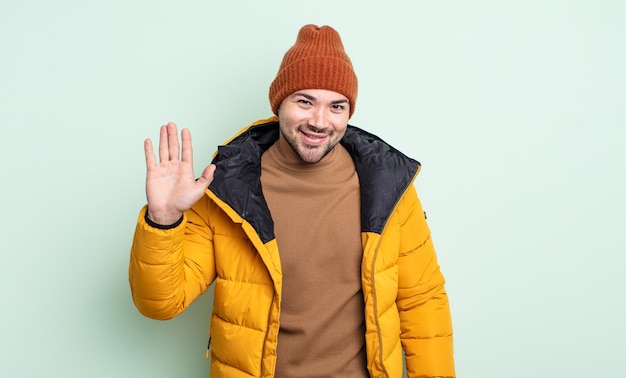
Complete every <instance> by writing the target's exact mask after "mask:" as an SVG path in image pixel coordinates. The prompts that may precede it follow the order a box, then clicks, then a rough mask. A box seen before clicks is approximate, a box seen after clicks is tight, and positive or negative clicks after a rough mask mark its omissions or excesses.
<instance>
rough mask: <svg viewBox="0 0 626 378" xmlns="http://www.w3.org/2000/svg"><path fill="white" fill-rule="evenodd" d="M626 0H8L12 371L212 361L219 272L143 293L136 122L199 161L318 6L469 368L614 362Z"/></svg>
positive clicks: (32, 373) (152, 371)
mask: <svg viewBox="0 0 626 378" xmlns="http://www.w3.org/2000/svg"><path fill="white" fill-rule="evenodd" d="M625 4H626V3H625V2H623V1H617V0H616V1H555V0H543V1H495V0H494V1H486V0H480V1H429V2H425V1H408V0H407V1H371V2H367V1H332V2H331V1H323V0H320V1H315V2H300V1H267V2H265V1H220V2H217V1H182V0H181V1H155V0H152V1H147V0H146V1H115V0H108V1H70V0H58V1H43V0H34V1H33V0H31V1H29V0H26V1H11V0H9V1H7V0H3V1H1V2H0V47H1V51H2V53H1V56H0V121H1V122H2V133H1V135H2V147H1V148H0V154H1V155H0V158H1V163H0V177H1V178H2V194H1V197H0V205H1V211H2V217H0V232H1V233H2V234H1V235H2V243H1V245H2V246H1V247H0V250H1V253H2V260H1V262H2V263H1V265H0V266H1V268H0V269H1V270H2V274H0V290H1V293H0V294H1V296H0V298H1V300H2V310H1V311H0V327H1V328H0V331H1V338H0V343H1V344H0V347H1V348H2V358H1V359H0V375H1V376H3V377H207V376H208V371H209V362H208V361H207V360H205V359H204V353H205V349H206V345H207V341H208V340H207V330H208V326H209V324H208V320H209V314H210V308H211V301H210V299H211V298H210V294H209V295H205V296H203V297H202V298H201V299H200V300H199V301H198V302H196V303H195V304H194V305H193V306H192V307H191V308H190V309H189V310H188V311H187V312H186V313H184V314H183V315H181V316H180V317H178V318H176V319H174V320H171V321H167V322H160V321H154V320H150V319H147V318H144V317H142V316H141V315H139V313H138V312H137V311H136V310H135V308H134V307H133V304H132V301H131V298H130V292H129V287H128V281H127V264H128V255H129V247H130V243H131V239H132V234H133V229H134V226H135V221H136V217H137V214H138V211H139V209H140V208H141V207H142V205H143V204H144V202H145V194H144V178H145V165H144V158H143V148H142V144H143V140H144V139H145V138H146V137H150V138H153V139H156V138H158V128H159V126H160V125H162V124H164V123H165V122H167V121H176V122H177V123H178V124H179V126H180V127H188V128H189V129H191V131H192V134H193V137H194V145H195V156H194V158H195V159H194V160H195V162H196V167H195V169H196V171H197V172H198V174H199V172H201V170H202V168H203V167H204V165H206V164H207V163H208V162H209V160H210V157H211V155H212V153H213V151H214V149H215V147H216V146H217V145H218V144H220V143H222V142H223V141H224V140H226V139H227V138H229V137H230V136H231V135H232V134H233V133H234V132H236V131H238V130H239V129H241V128H242V127H243V126H245V125H246V124H248V123H250V122H251V121H253V120H255V119H258V118H264V117H266V116H269V115H270V109H269V105H268V100H267V91H268V88H269V85H270V83H271V81H272V79H273V77H274V75H275V74H276V70H277V68H278V65H279V63H280V60H281V59H282V55H283V54H284V52H285V51H286V50H287V49H288V48H289V47H290V46H291V45H292V44H293V42H294V41H295V37H296V33H297V31H298V29H299V28H300V27H301V26H302V25H304V24H306V23H316V24H329V25H331V26H334V27H335V28H336V29H337V30H338V31H339V32H340V33H341V35H342V37H343V41H344V44H345V47H346V50H347V51H348V54H349V55H350V57H351V58H352V61H353V63H354V66H355V70H356V72H357V74H358V76H359V84H360V92H359V98H358V103H357V108H356V113H355V115H354V117H353V118H352V120H351V123H352V124H354V125H357V126H360V127H362V128H365V129H367V130H369V131H371V132H373V133H375V134H378V135H379V136H381V137H382V138H383V139H385V140H387V141H388V142H390V143H392V144H393V145H395V146H396V147H398V148H400V149H401V150H402V151H404V152H405V153H407V154H408V155H411V156H413V157H415V158H417V159H418V160H420V161H421V162H422V164H423V170H422V173H421V174H420V176H419V177H418V180H417V183H416V186H417V188H418V191H419V193H420V196H421V199H422V202H423V204H424V207H425V209H426V211H427V213H428V219H429V222H430V226H431V228H432V232H433V237H434V240H435V245H436V247H437V250H438V254H439V259H440V263H441V265H442V269H443V271H444V273H445V275H446V277H447V280H448V286H447V287H448V291H449V295H450V299H451V306H452V314H453V320H454V327H455V337H456V341H455V348H456V362H457V373H458V375H459V376H460V377H464V378H474V377H481V378H485V377H487V378H490V377H493V378H501V377H509V378H515V377H528V376H533V377H564V378H565V377H567V378H570V377H588V378H590V377H601V376H612V377H616V376H622V375H623V371H622V370H623V369H622V366H623V357H624V347H623V341H624V338H625V337H626V329H625V325H624V319H626V300H625V299H624V298H625V297H626V296H625V295H624V292H625V291H626V280H625V278H624V268H625V267H626V264H625V261H626V259H625V258H624V252H625V251H626V236H625V235H626V231H625V225H626V200H625V198H624V195H625V193H626V174H625V171H626V169H625V167H626V153H625V148H624V144H625V142H626V134H625V131H624V129H625V127H626V106H625V105H626V74H625V68H624V67H626V23H625V20H626V5H625Z"/></svg>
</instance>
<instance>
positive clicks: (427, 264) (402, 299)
mask: <svg viewBox="0 0 626 378" xmlns="http://www.w3.org/2000/svg"><path fill="white" fill-rule="evenodd" d="M398 212H399V213H398V215H399V219H400V222H401V232H400V238H401V240H400V255H399V258H398V296H397V300H396V304H397V306H398V311H399V313H400V325H401V340H402V346H403V348H404V351H405V358H406V367H407V374H408V377H454V376H455V369H454V357H453V342H452V341H453V337H452V321H451V316H450V307H449V303H448V296H447V294H446V290H445V288H444V284H445V280H444V277H443V275H442V273H441V271H440V269H439V264H438V262H437V256H436V254H435V249H434V246H433V241H432V239H431V234H430V230H429V228H428V224H427V223H426V217H425V214H424V211H423V209H422V205H421V203H420V201H419V198H418V196H417V192H416V191H415V188H414V187H411V188H409V190H408V191H407V193H406V194H405V195H404V197H403V199H402V202H401V203H400V204H399V205H398Z"/></svg>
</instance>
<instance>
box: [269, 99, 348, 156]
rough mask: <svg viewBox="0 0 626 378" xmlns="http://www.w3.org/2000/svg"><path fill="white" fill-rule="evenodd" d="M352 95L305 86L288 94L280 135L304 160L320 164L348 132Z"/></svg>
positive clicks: (281, 111)
mask: <svg viewBox="0 0 626 378" xmlns="http://www.w3.org/2000/svg"><path fill="white" fill-rule="evenodd" d="M349 118H350V103H349V101H348V98H347V97H346V96H344V95H342V94H340V93H337V92H333V91H329V90H325V89H304V90H301V91H297V92H295V93H292V94H291V95H289V96H287V97H286V98H285V100H283V102H282V103H281V104H280V107H279V108H278V121H279V124H280V134H281V138H283V139H284V140H285V141H286V142H287V143H288V144H289V145H290V146H291V148H292V149H293V150H294V151H295V152H296V153H297V154H298V156H300V159H302V160H303V161H304V162H307V163H317V162H319V161H320V160H322V158H323V157H324V156H326V154H328V153H329V152H330V151H331V150H332V149H333V147H335V145H336V144H337V143H339V141H340V140H341V138H343V135H344V134H345V133H346V128H347V126H348V119H349Z"/></svg>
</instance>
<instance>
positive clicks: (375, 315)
mask: <svg viewBox="0 0 626 378" xmlns="http://www.w3.org/2000/svg"><path fill="white" fill-rule="evenodd" d="M419 171H420V169H419V168H418V169H417V171H415V173H414V174H413V177H412V178H411V180H410V181H409V183H410V184H409V185H407V186H406V188H404V191H403V192H402V194H401V195H400V196H399V197H398V200H397V201H396V203H395V205H394V206H393V208H392V209H391V212H390V213H389V214H390V215H391V214H393V213H394V211H396V208H397V207H398V203H400V199H401V198H402V197H404V194H405V193H406V191H407V190H408V189H409V186H410V185H413V182H415V177H416V176H417V175H418V174H419ZM425 214H426V213H424V215H425ZM388 224H389V219H387V222H385V226H384V227H383V229H382V230H381V232H380V238H379V239H378V242H377V243H376V252H375V253H374V258H373V260H372V267H371V269H372V295H373V297H374V318H375V319H376V333H377V334H378V344H379V345H380V348H379V349H380V353H379V356H378V357H379V358H380V365H381V366H382V367H383V373H384V374H385V377H387V378H389V372H387V368H386V367H385V361H384V358H383V335H382V332H381V330H380V322H379V321H378V296H377V293H376V277H375V276H376V271H375V267H376V259H377V258H378V251H379V249H380V240H381V239H382V236H383V234H384V233H385V229H386V228H387V225H388Z"/></svg>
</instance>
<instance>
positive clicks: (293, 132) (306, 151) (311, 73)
mask: <svg viewBox="0 0 626 378" xmlns="http://www.w3.org/2000/svg"><path fill="white" fill-rule="evenodd" d="M356 96H357V78H356V75H355V73H354V70H353V69H352V63H351V62H350V59H349V58H348V56H347V55H346V53H345V51H344V49H343V44H342V43H341V39H340V37H339V34H338V33H337V32H336V31H335V30H334V29H332V28H331V27H329V26H322V27H317V26H315V25H306V26H304V27H303V28H302V29H300V32H299V33H298V38H297V40H296V43H295V44H294V45H293V46H292V47H291V49H289V51H287V53H286V54H285V57H284V58H283V61H282V64H281V66H280V69H279V71H278V74H277V75H276V78H275V79H274V82H273V83H272V85H271V87H270V92H269V98H270V104H271V106H272V111H273V112H274V114H276V115H278V119H279V124H280V131H281V139H282V140H284V141H286V142H287V143H288V144H289V146H291V148H292V149H293V150H294V151H295V152H296V153H297V154H298V156H300V159H302V160H303V161H304V162H307V163H317V162H319V161H320V160H322V158H324V156H326V154H328V153H329V152H330V151H331V150H332V149H333V148H334V147H335V145H336V144H337V143H339V141H340V140H341V138H343V135H344V134H345V132H346V128H347V125H348V120H349V119H350V117H351V116H352V113H354V108H355V105H356Z"/></svg>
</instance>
